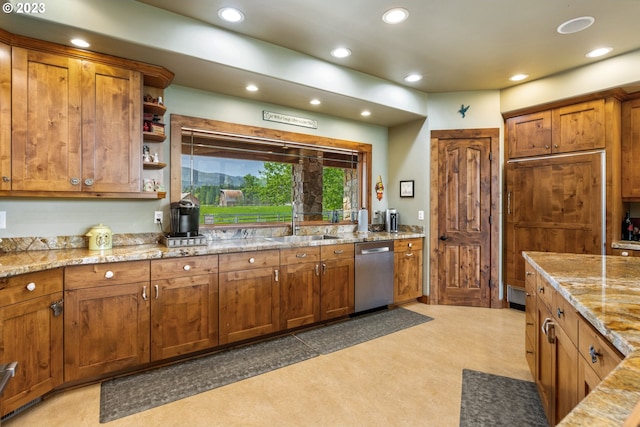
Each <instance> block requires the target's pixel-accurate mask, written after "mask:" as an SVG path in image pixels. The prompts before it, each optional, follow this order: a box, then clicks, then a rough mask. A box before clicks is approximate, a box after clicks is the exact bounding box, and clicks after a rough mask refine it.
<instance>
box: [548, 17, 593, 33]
mask: <svg viewBox="0 0 640 427" xmlns="http://www.w3.org/2000/svg"><path fill="white" fill-rule="evenodd" d="M594 22H596V18H594V17H593V16H581V17H579V18H573V19H569V20H568V21H565V22H563V23H562V24H560V25H558V29H557V30H556V31H558V32H559V33H560V34H573V33H577V32H578V31H582V30H586V29H587V28H589V27H590V26H592V25H593V23H594Z"/></svg>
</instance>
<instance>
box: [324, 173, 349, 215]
mask: <svg viewBox="0 0 640 427" xmlns="http://www.w3.org/2000/svg"><path fill="white" fill-rule="evenodd" d="M343 198H344V169H339V168H324V169H323V170H322V208H323V209H324V210H335V209H338V210H340V209H342V203H343V200H342V199H343Z"/></svg>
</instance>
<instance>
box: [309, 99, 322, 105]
mask: <svg viewBox="0 0 640 427" xmlns="http://www.w3.org/2000/svg"><path fill="white" fill-rule="evenodd" d="M309 104H311V105H320V100H319V99H315V98H314V99H312V100H311V101H309Z"/></svg>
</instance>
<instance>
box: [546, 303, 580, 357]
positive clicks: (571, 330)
mask: <svg viewBox="0 0 640 427" xmlns="http://www.w3.org/2000/svg"><path fill="white" fill-rule="evenodd" d="M551 311H552V313H551V314H552V315H553V318H554V319H555V321H556V322H558V325H560V327H561V328H562V329H564V332H565V333H566V334H567V336H568V337H569V339H570V340H571V341H572V342H573V344H574V345H576V344H577V343H578V313H577V312H576V310H575V309H574V308H573V306H572V305H571V304H569V302H568V301H567V300H566V299H565V298H564V297H563V296H562V295H560V293H559V292H557V291H556V292H554V304H553V310H551Z"/></svg>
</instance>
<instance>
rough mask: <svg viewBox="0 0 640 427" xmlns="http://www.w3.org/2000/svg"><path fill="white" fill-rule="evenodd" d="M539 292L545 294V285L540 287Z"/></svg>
mask: <svg viewBox="0 0 640 427" xmlns="http://www.w3.org/2000/svg"><path fill="white" fill-rule="evenodd" d="M538 292H539V293H541V294H544V286H540V287H539V288H538Z"/></svg>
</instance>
